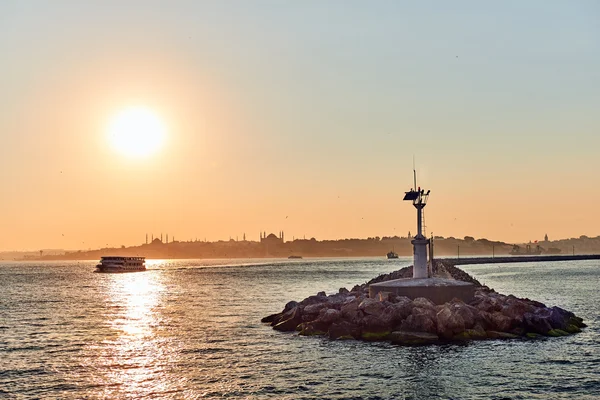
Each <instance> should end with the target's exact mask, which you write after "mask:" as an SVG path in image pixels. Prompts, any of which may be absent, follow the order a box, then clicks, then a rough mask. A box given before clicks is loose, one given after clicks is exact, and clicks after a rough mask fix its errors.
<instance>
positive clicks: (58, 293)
mask: <svg viewBox="0 0 600 400" xmlns="http://www.w3.org/2000/svg"><path fill="white" fill-rule="evenodd" d="M408 262H409V261H408V260H407V259H400V260H393V261H392V260H385V259H346V260H335V259H327V260H310V259H308V260H293V261H292V260H165V261H149V262H148V268H149V270H148V271H146V272H141V273H129V274H95V273H93V272H91V271H93V267H94V262H79V263H78V262H66V263H60V262H55V263H45V264H39V263H5V264H0V285H1V287H2V291H0V360H2V362H1V363H0V397H7V398H64V399H79V398H151V399H165V398H173V399H179V398H222V397H230V398H250V399H253V398H256V399H262V398H283V399H298V398H306V399H324V398H332V399H347V398H380V399H392V398H414V399H420V398H460V399H479V398H527V399H529V398H540V399H542V398H544V399H545V398H565V399H566V398H578V399H580V398H583V399H586V398H588V399H592V398H594V396H595V395H596V394H597V393H598V392H599V391H600V384H599V383H598V382H600V379H599V378H600V376H599V372H598V371H600V357H598V354H599V353H600V347H599V346H600V343H599V342H598V337H599V333H600V318H599V317H598V313H597V306H596V305H597V304H598V302H599V301H600V298H599V297H598V292H597V287H596V286H597V285H596V282H598V280H599V278H600V267H599V265H598V264H597V263H594V262H590V261H587V262H583V261H582V262H563V263H548V264H543V263H537V264H535V263H534V264H530V265H525V264H523V265H520V264H517V265H511V266H506V267H504V266H501V265H487V266H486V265H478V266H465V269H466V270H468V271H469V272H470V273H472V274H473V275H474V276H475V277H477V278H479V279H480V280H482V282H484V283H485V284H487V285H489V286H492V287H496V288H497V289H498V290H499V291H501V292H504V293H514V294H515V295H517V296H526V297H530V298H535V299H538V300H541V301H545V302H548V303H551V304H556V305H559V306H562V307H565V308H567V309H572V310H573V311H575V312H576V313H577V314H578V315H581V316H582V317H584V318H585V319H586V322H587V323H588V324H589V327H588V328H586V330H584V332H583V333H581V334H578V335H574V336H569V337H564V338H556V339H547V340H538V341H523V340H517V341H510V342H503V341H490V342H473V343H469V344H466V345H445V346H427V347H395V346H392V345H389V344H386V343H366V342H355V341H329V340H326V339H321V338H307V337H298V336H296V335H294V334H287V333H280V332H277V331H274V330H272V329H271V328H270V327H269V326H266V325H263V324H261V323H260V319H261V318H262V317H263V316H265V315H268V314H270V313H274V312H278V311H280V310H281V308H282V307H283V305H284V304H285V303H286V302H287V301H289V300H301V299H303V298H304V297H306V296H308V295H312V294H315V293H316V292H318V291H321V290H324V291H326V292H327V293H332V292H336V291H337V290H338V289H339V288H340V287H347V288H351V287H352V286H353V285H355V284H361V283H364V282H365V281H367V280H369V279H371V278H373V277H375V276H376V275H378V274H380V273H384V272H390V271H393V270H397V269H399V268H401V267H403V266H405V265H408Z"/></svg>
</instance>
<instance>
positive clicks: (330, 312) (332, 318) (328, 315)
mask: <svg viewBox="0 0 600 400" xmlns="http://www.w3.org/2000/svg"><path fill="white" fill-rule="evenodd" d="M341 315H342V313H341V311H338V310H336V309H335V308H327V309H323V310H321V312H320V313H319V318H318V319H317V321H319V322H322V323H324V324H332V323H334V322H336V321H337V320H339V319H340V317H341Z"/></svg>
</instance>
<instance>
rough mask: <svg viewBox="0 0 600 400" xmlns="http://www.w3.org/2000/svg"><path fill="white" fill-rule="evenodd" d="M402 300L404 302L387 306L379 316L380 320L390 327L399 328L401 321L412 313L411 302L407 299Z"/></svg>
mask: <svg viewBox="0 0 600 400" xmlns="http://www.w3.org/2000/svg"><path fill="white" fill-rule="evenodd" d="M402 299H404V300H400V301H398V302H397V303H392V304H389V305H388V306H387V307H386V308H385V309H384V310H383V313H382V314H381V319H383V320H384V321H386V323H387V324H389V325H390V326H392V327H395V326H400V324H401V323H402V321H403V320H405V319H406V318H407V317H408V316H409V315H410V314H411V313H412V309H413V302H412V301H411V300H410V299H409V298H408V297H403V298H402Z"/></svg>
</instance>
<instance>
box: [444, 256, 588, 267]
mask: <svg viewBox="0 0 600 400" xmlns="http://www.w3.org/2000/svg"><path fill="white" fill-rule="evenodd" d="M580 260H600V254H578V255H572V256H567V255H563V256H559V255H554V256H508V257H465V258H438V259H436V261H441V262H442V263H444V265H468V264H505V263H520V262H540V261H542V262H543V261H580Z"/></svg>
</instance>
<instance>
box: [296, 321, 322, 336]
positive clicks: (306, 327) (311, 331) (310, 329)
mask: <svg viewBox="0 0 600 400" xmlns="http://www.w3.org/2000/svg"><path fill="white" fill-rule="evenodd" d="M298 334H299V335H302V336H324V335H326V334H327V331H326V330H323V329H322V328H321V326H319V324H318V323H316V322H304V323H302V325H301V326H300V332H299V333H298Z"/></svg>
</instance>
